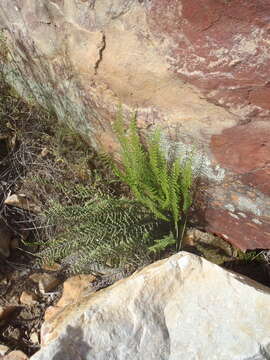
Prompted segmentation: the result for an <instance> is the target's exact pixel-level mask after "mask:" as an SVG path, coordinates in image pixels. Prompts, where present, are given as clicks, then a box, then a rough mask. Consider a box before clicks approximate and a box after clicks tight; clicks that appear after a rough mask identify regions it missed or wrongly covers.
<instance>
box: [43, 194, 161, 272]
mask: <svg viewBox="0 0 270 360" xmlns="http://www.w3.org/2000/svg"><path fill="white" fill-rule="evenodd" d="M46 217H47V219H48V222H49V225H54V226H56V227H57V229H58V235H56V236H54V237H52V238H51V240H50V241H49V242H48V241H47V242H46V243H44V244H43V248H42V250H41V251H40V253H39V254H38V255H39V257H40V258H41V261H42V262H43V263H50V262H55V261H60V262H62V263H67V264H68V265H69V269H70V271H71V272H72V273H77V272H82V271H86V270H87V271H91V270H92V271H93V270H97V269H100V268H102V267H103V268H104V266H105V267H106V265H108V264H109V265H110V266H112V267H120V268H123V267H124V266H125V265H127V264H129V265H134V267H135V266H138V265H141V264H142V263H144V262H146V261H147V256H148V255H147V254H148V250H147V249H148V247H149V246H150V245H151V244H152V241H153V240H152V239H153V237H154V233H155V231H156V230H157V227H158V221H157V220H156V219H155V218H153V216H152V215H151V213H150V212H149V211H148V210H147V209H145V208H144V207H142V206H141V205H140V204H138V203H137V202H135V201H133V200H129V199H124V198H121V199H117V198H112V197H109V196H108V195H106V196H105V195H101V194H98V195H96V196H95V197H94V198H93V199H92V200H90V201H88V202H87V203H85V205H84V206H82V205H72V206H67V205H61V204H59V203H54V204H53V205H52V206H51V207H50V209H49V210H48V211H47V212H46Z"/></svg>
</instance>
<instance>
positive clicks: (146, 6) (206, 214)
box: [0, 0, 270, 249]
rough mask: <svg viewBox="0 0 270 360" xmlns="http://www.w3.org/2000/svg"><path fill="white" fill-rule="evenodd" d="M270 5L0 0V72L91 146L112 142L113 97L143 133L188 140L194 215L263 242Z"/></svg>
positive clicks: (243, 243) (269, 210)
mask: <svg viewBox="0 0 270 360" xmlns="http://www.w3.org/2000/svg"><path fill="white" fill-rule="evenodd" d="M269 13H270V2H269V1H268V0H256V1H249V0H238V1H231V0H151V1H150V0H102V1H99V0H36V1H33V0H23V1H22V0H1V4H0V24H1V26H2V27H3V28H4V29H5V31H4V32H5V35H6V38H7V43H8V46H9V47H10V48H11V55H9V57H8V60H7V62H6V65H5V71H6V72H7V75H8V78H9V81H10V82H12V83H15V84H16V85H15V86H16V88H17V89H18V90H19V91H20V92H21V93H23V94H24V95H25V96H28V97H33V98H34V99H36V100H38V101H39V102H41V103H43V104H44V105H46V106H48V107H50V108H51V109H53V110H54V111H55V112H56V113H57V115H58V116H59V118H60V119H62V120H63V121H66V122H70V123H71V124H73V126H74V127H76V129H78V130H79V131H80V132H81V133H82V134H84V136H85V138H86V139H87V140H88V141H89V142H91V144H92V145H94V146H95V147H96V148H97V149H101V148H102V149H103V150H107V151H111V152H116V151H117V149H118V145H117V142H116V139H115V136H114V135H113V133H112V129H111V123H112V121H113V119H114V116H115V112H116V109H117V106H118V104H119V103H122V104H123V109H124V112H125V113H126V114H130V113H131V112H132V111H134V110H135V109H137V110H138V122H139V126H140V129H141V131H142V134H146V133H147V132H149V131H150V130H151V128H152V127H154V126H156V125H158V126H160V127H161V128H162V129H163V130H164V134H166V139H165V140H166V141H165V142H164V145H165V146H167V145H168V144H172V143H173V142H177V143H178V144H179V147H180V148H182V149H185V150H189V149H190V148H191V146H192V145H193V144H194V143H195V144H196V148H197V153H198V157H197V162H198V164H200V167H201V169H202V175H203V176H202V177H203V182H202V184H201V188H200V190H199V192H198V193H199V196H198V199H197V209H198V211H197V212H195V213H194V217H195V218H196V217H197V219H198V221H200V222H201V223H204V225H205V227H206V229H207V230H208V231H211V232H213V233H216V234H219V235H221V236H223V237H224V238H225V239H227V240H229V241H230V242H232V243H234V244H235V245H237V246H239V247H241V248H242V249H247V248H249V249H253V248H270V185H269V184H270V181H269V180H270V161H269V154H270V122H269V119H270V101H269V98H270V82H269V79H270V25H269ZM202 154H203V157H202V156H201V155H202Z"/></svg>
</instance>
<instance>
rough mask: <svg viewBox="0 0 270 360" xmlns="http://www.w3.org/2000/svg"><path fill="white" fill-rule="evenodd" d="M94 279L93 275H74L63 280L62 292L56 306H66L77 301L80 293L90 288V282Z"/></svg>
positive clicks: (80, 295)
mask: <svg viewBox="0 0 270 360" xmlns="http://www.w3.org/2000/svg"><path fill="white" fill-rule="evenodd" d="M95 280H96V277H95V276H94V275H76V276H73V277H71V278H69V279H67V280H66V281H65V282H64V286H63V294H62V297H61V299H60V300H59V301H58V303H57V304H56V306H60V307H63V306H66V305H68V304H71V303H74V302H76V301H78V300H79V299H80V298H81V297H82V295H83V294H84V293H85V292H87V291H89V290H90V289H91V283H92V282H94V281H95Z"/></svg>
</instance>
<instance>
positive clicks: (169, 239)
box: [148, 234, 176, 253]
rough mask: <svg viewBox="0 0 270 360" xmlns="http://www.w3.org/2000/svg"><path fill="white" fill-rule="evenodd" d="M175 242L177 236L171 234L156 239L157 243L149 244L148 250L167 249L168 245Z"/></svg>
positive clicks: (159, 250) (157, 251)
mask: <svg viewBox="0 0 270 360" xmlns="http://www.w3.org/2000/svg"><path fill="white" fill-rule="evenodd" d="M175 243H176V240H175V237H174V236H173V234H170V235H167V236H165V237H163V238H162V239H157V240H155V245H152V246H149V248H148V250H149V251H150V252H153V253H159V252H162V251H164V250H166V248H167V247H168V246H172V245H174V244H175Z"/></svg>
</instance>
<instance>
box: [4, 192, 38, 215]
mask: <svg viewBox="0 0 270 360" xmlns="http://www.w3.org/2000/svg"><path fill="white" fill-rule="evenodd" d="M4 203H5V204H6V205H10V206H16V207H19V208H21V209H25V210H29V211H32V212H34V213H40V212H41V209H40V207H39V206H37V205H36V204H34V203H33V202H31V201H30V200H29V199H28V198H27V196H26V195H25V194H18V195H17V194H13V195H10V196H8V197H7V198H6V200H5V201H4Z"/></svg>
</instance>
